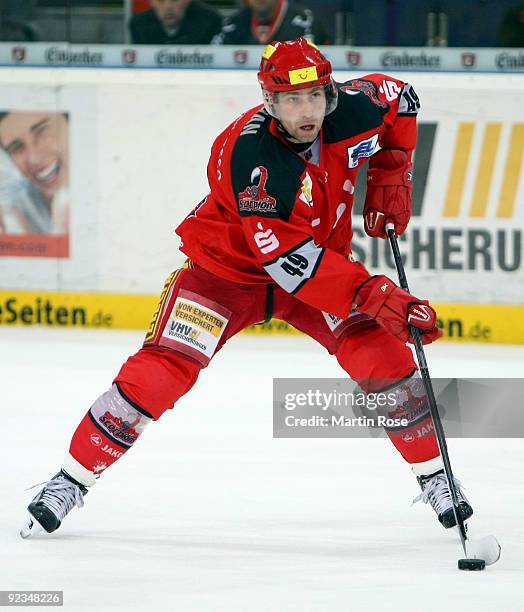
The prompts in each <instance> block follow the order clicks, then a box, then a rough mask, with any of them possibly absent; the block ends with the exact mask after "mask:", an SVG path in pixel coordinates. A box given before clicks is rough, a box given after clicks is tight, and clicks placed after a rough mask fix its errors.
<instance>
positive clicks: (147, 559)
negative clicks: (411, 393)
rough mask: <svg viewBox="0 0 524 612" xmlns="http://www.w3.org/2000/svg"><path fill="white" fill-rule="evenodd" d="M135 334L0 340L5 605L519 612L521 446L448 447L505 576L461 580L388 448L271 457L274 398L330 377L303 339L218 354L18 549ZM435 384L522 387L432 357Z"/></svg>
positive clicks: (289, 443) (453, 553) (509, 369)
mask: <svg viewBox="0 0 524 612" xmlns="http://www.w3.org/2000/svg"><path fill="white" fill-rule="evenodd" d="M141 336H142V334H138V333H128V332H116V331H113V332H103V331H96V332H95V331H71V330H45V329H37V328H28V329H18V330H17V329H6V328H2V329H0V341H1V346H2V351H1V356H0V389H1V412H0V423H1V432H2V436H1V440H2V442H1V446H0V449H1V450H0V453H1V454H0V460H1V464H2V466H3V471H2V478H1V492H2V494H1V505H0V516H1V523H0V524H1V531H0V550H1V553H2V554H1V557H0V567H1V574H0V575H1V578H0V590H7V589H19V590H20V589H45V590H47V589H59V590H63V591H64V601H65V605H64V608H65V609H66V610H114V609H122V610H153V611H157V610H158V611H164V610H176V611H181V612H186V611H194V610H196V611H200V610H205V611H213V612H214V611H219V610H224V611H228V612H233V611H247V612H255V611H278V612H280V611H284V612H288V611H289V612H291V611H301V612H302V611H315V612H317V611H320V612H323V611H332V610H333V611H335V610H337V611H338V610H344V611H361V610H366V611H370V612H378V611H380V612H381V611H389V610H399V611H401V612H411V611H417V612H418V611H422V612H425V611H438V612H450V611H455V610H456V611H458V610H460V611H463V610H468V611H469V610H471V611H472V612H473V611H475V612H480V611H482V612H484V611H496V612H512V611H520V610H523V609H524V572H523V568H524V541H523V535H524V529H523V520H522V519H523V514H524V512H523V508H524V487H523V484H524V443H523V440H520V439H515V440H510V439H507V440H493V439H491V440H455V439H453V440H451V441H450V442H449V448H450V453H451V459H452V463H453V465H454V468H455V472H456V474H457V476H459V478H460V479H461V480H462V481H463V483H464V484H465V486H466V495H467V496H468V497H469V498H470V500H471V502H472V504H473V506H474V509H475V516H474V517H473V519H472V521H471V526H470V535H471V536H473V537H474V536H479V537H480V536H484V535H487V534H490V533H493V534H494V535H496V536H497V538H498V539H499V541H500V543H501V545H502V558H501V560H500V561H499V562H498V563H497V564H495V565H493V566H491V567H488V568H487V569H486V571H485V572H478V573H474V572H472V573H467V572H460V571H458V570H457V559H458V558H459V557H461V556H463V555H462V554H461V549H460V545H459V543H458V537H457V535H456V533H455V532H451V533H450V532H447V531H445V530H444V529H443V528H442V527H441V526H440V525H439V524H438V522H437V519H436V517H435V515H434V514H433V511H432V510H431V509H430V508H429V506H425V505H422V504H417V505H416V506H413V507H410V504H411V500H412V499H413V497H415V496H416V495H417V494H418V492H419V489H418V485H417V483H416V481H415V478H414V477H413V476H412V474H411V472H410V470H409V469H408V467H407V466H406V465H405V464H404V462H403V460H402V459H401V458H400V457H399V455H398V454H397V453H396V451H395V450H394V448H393V447H392V445H391V444H390V442H389V441H388V440H386V439H375V440H371V439H369V440H368V439H365V440H356V439H324V440H319V439H299V440H290V439H273V437H272V378H273V377H274V376H280V377H286V376H290V377H291V376H300V377H334V376H338V375H341V376H342V371H341V370H340V369H339V366H338V364H337V363H336V361H335V360H334V359H333V358H331V357H329V355H327V353H325V352H324V350H323V349H322V348H320V347H318V346H317V345H315V344H314V343H313V341H311V340H308V339H306V338H278V337H277V338H266V337H262V338H261V337H256V338H255V337H250V336H242V337H238V338H236V339H234V340H232V341H231V342H230V343H229V344H228V346H226V348H225V349H224V350H223V351H222V352H221V353H219V354H218V356H217V357H216V359H215V360H214V362H213V363H212V365H211V366H210V367H209V368H208V369H207V370H205V371H204V372H203V373H202V375H201V378H200V381H199V383H197V386H196V387H195V388H194V389H193V391H191V392H190V393H189V394H188V396H186V397H185V398H183V399H182V400H181V401H180V402H179V404H178V405H177V407H176V408H175V410H173V411H170V412H168V413H167V414H166V415H164V416H163V417H162V419H161V420H159V421H158V422H157V423H154V424H152V425H151V426H150V427H149V429H148V430H146V432H145V433H144V435H143V437H142V438H141V439H140V441H139V442H138V443H137V445H136V447H135V448H133V449H132V450H131V451H130V452H129V453H127V455H126V456H125V457H123V458H122V459H121V460H120V461H118V462H117V463H116V464H115V465H114V466H113V467H112V468H110V469H109V470H108V471H107V472H106V473H105V474H104V475H103V477H102V478H101V479H100V481H99V482H98V483H97V484H96V485H95V487H94V488H93V489H92V490H91V491H90V492H89V494H88V495H87V496H86V499H85V502H86V504H85V507H84V508H83V509H81V510H78V509H75V510H74V511H73V512H72V513H71V515H70V516H69V517H68V518H67V519H66V520H65V522H64V524H63V526H62V527H61V529H60V530H59V531H57V532H56V533H55V534H53V535H51V536H48V537H46V538H45V539H41V540H38V541H37V540H22V539H20V537H19V535H18V531H19V528H20V526H21V525H22V523H23V522H24V519H25V517H26V511H25V508H26V506H27V503H28V502H29V501H30V499H31V498H32V496H33V495H34V494H35V493H36V489H35V491H24V489H25V488H26V487H28V486H30V485H32V484H34V483H38V482H41V481H43V480H46V479H48V478H49V477H51V476H52V475H53V474H54V473H56V472H57V471H58V469H59V467H60V465H61V462H62V459H63V457H64V455H65V453H66V451H67V449H68V445H69V440H70V437H71V434H72V432H73V430H74V428H75V427H76V425H77V423H78V421H79V420H80V418H81V417H82V416H83V415H84V413H85V412H86V411H87V409H88V408H89V406H90V404H91V402H92V401H93V400H94V399H95V398H96V397H97V396H98V395H99V394H100V393H101V392H102V391H104V390H105V389H106V388H107V387H108V386H109V385H110V383H111V380H112V377H113V375H114V374H115V372H116V371H117V368H118V367H119V365H120V363H121V362H122V361H123V359H124V358H125V357H126V356H127V355H128V354H129V353H130V352H134V350H135V348H136V347H137V346H138V344H139V342H140V338H141ZM427 356H428V362H429V365H430V369H431V372H432V374H433V375H434V376H461V375H462V376H471V377H472V376H487V377H511V376H514V377H522V376H523V373H524V367H523V366H524V347H496V346H493V347H488V346H472V345H469V346H468V345H454V344H449V343H440V344H437V345H435V346H431V347H429V348H428V350H427Z"/></svg>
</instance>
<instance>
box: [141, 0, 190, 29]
mask: <svg viewBox="0 0 524 612" xmlns="http://www.w3.org/2000/svg"><path fill="white" fill-rule="evenodd" d="M190 2H191V0H151V6H152V7H153V9H154V11H155V13H156V14H157V17H158V18H159V19H160V21H161V22H162V23H163V24H164V25H165V26H166V27H170V26H175V25H176V24H177V23H178V22H179V21H180V20H181V19H182V18H183V16H184V12H185V10H186V8H187V6H188V4H190Z"/></svg>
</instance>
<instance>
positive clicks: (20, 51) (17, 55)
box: [11, 47, 27, 62]
mask: <svg viewBox="0 0 524 612" xmlns="http://www.w3.org/2000/svg"><path fill="white" fill-rule="evenodd" d="M26 55H27V52H26V48H25V47H13V48H12V49H11V57H12V58H13V61H15V62H25V58H26Z"/></svg>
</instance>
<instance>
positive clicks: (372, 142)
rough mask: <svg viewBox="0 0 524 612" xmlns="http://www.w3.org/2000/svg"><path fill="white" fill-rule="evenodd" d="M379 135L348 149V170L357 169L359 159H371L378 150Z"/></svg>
mask: <svg viewBox="0 0 524 612" xmlns="http://www.w3.org/2000/svg"><path fill="white" fill-rule="evenodd" d="M378 148H379V147H378V134H375V135H374V136H371V138H367V139H366V140H362V141H361V142H359V143H358V144H356V145H355V146H354V147H348V168H356V167H357V166H358V161H359V159H361V158H363V157H371V156H372V155H373V153H376V151H377V150H378Z"/></svg>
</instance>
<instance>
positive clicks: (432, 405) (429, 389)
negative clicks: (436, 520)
mask: <svg viewBox="0 0 524 612" xmlns="http://www.w3.org/2000/svg"><path fill="white" fill-rule="evenodd" d="M386 231H387V233H388V239H389V244H390V246H391V250H392V251H393V257H394V258H395V266H396V268H397V274H398V279H399V282H400V286H401V287H402V289H404V291H407V292H408V293H409V286H408V280H407V278H406V272H405V270H404V264H403V263H402V257H401V255H400V250H399V248H398V242H397V238H396V236H395V228H394V226H393V224H391V223H388V224H386ZM410 331H411V335H412V336H413V343H414V344H415V352H416V353H417V360H418V364H419V367H420V375H421V377H422V381H423V382H424V388H425V389H426V394H427V396H428V402H429V411H430V414H431V418H432V420H433V425H434V427H435V434H436V436H437V442H438V447H439V450H440V455H441V457H442V462H443V463H444V472H445V474H446V479H447V481H448V489H449V493H450V495H451V500H452V502H453V513H454V514H455V521H456V523H457V526H458V531H459V535H460V541H461V544H462V548H463V549H464V554H465V555H467V551H466V540H467V535H466V527H465V525H464V521H463V519H462V514H461V512H460V507H459V501H458V495H457V488H456V486H455V479H454V478H453V471H452V469H451V463H450V461H449V454H448V447H447V444H446V437H445V435H444V429H443V427H442V421H441V420H440V415H439V412H438V408H437V401H436V400H435V393H434V392H433V384H432V383H431V378H430V376H429V369H428V364H427V362H426V356H425V354H424V348H423V346H422V340H421V338H420V331H419V330H418V329H417V328H416V327H414V326H413V325H411V326H410Z"/></svg>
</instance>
